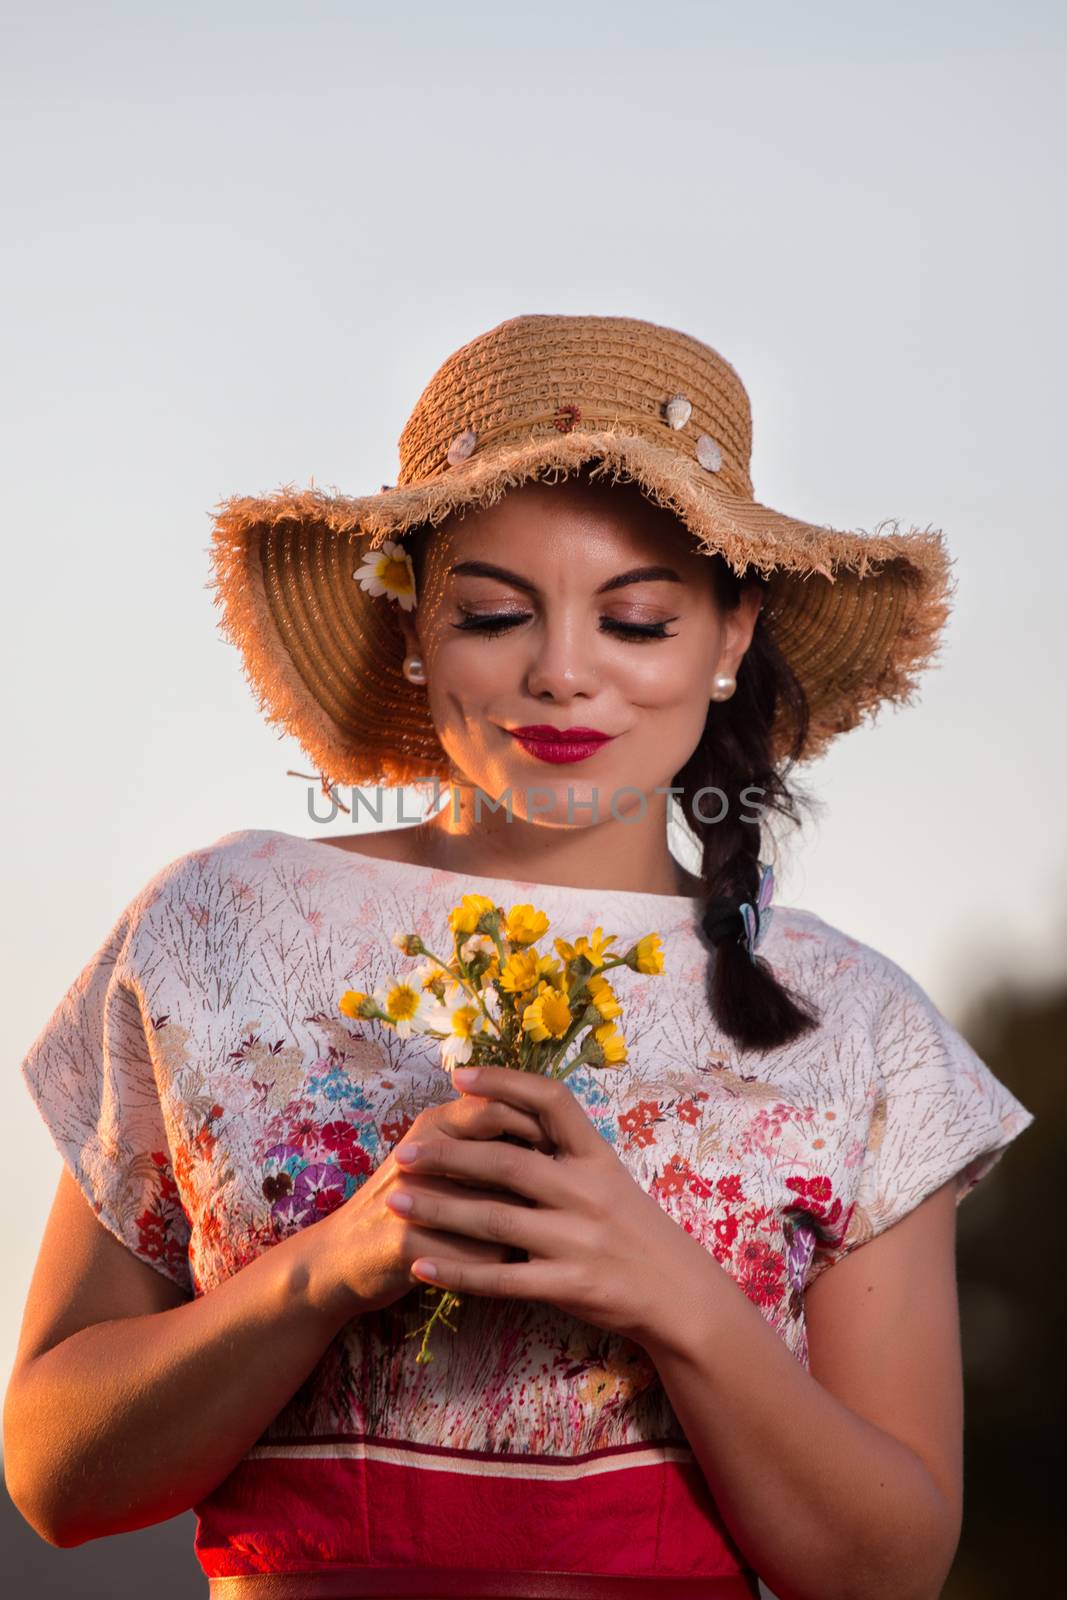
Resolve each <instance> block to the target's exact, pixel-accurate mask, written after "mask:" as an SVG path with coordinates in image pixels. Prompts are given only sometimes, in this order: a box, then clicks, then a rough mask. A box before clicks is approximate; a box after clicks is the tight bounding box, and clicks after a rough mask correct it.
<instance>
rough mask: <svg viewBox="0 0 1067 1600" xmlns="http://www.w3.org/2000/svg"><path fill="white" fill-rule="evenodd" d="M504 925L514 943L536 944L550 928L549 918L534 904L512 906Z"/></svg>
mask: <svg viewBox="0 0 1067 1600" xmlns="http://www.w3.org/2000/svg"><path fill="white" fill-rule="evenodd" d="M504 926H505V931H506V934H507V937H508V939H509V940H510V942H511V943H512V944H536V942H537V940H538V939H540V937H541V935H542V934H543V933H544V932H546V930H547V928H548V918H547V917H546V916H545V914H544V912H543V911H535V910H534V908H533V906H528V905H523V906H512V908H511V910H510V911H509V912H508V914H507V920H506V922H505V925H504Z"/></svg>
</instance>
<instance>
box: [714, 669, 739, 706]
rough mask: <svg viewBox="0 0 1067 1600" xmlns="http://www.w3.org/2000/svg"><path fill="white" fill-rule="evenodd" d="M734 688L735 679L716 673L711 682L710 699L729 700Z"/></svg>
mask: <svg viewBox="0 0 1067 1600" xmlns="http://www.w3.org/2000/svg"><path fill="white" fill-rule="evenodd" d="M736 688H737V679H736V678H731V677H730V675H729V673H727V672H717V673H716V674H715V676H714V678H713V679H712V680H711V699H712V700H729V698H730V696H731V695H732V694H733V692H734V690H735V689H736Z"/></svg>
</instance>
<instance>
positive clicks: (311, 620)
mask: <svg viewBox="0 0 1067 1600" xmlns="http://www.w3.org/2000/svg"><path fill="white" fill-rule="evenodd" d="M751 449H752V418H751V409H750V406H749V400H748V395H747V394H746V392H745V389H744V386H743V385H742V383H741V380H740V378H739V377H738V376H737V373H736V372H735V371H734V370H733V368H732V367H731V366H730V365H729V364H728V363H727V362H726V361H724V360H723V358H722V357H721V356H720V355H718V354H717V352H716V351H714V350H712V349H710V348H709V347H708V346H707V345H705V344H702V343H701V342H700V341H699V340H698V339H695V338H692V337H690V335H688V334H685V333H680V332H678V331H676V330H675V329H673V328H664V327H660V326H658V325H657V324H655V323H651V322H644V321H640V320H638V319H636V318H632V317H593V316H540V315H538V316H534V315H531V316H521V317H512V318H510V319H509V320H508V321H506V322H502V323H500V324H499V325H498V326H497V327H495V328H492V329H490V331H489V332H488V333H484V334H481V335H480V336H479V337H478V338H476V339H472V340H471V341H470V343H469V344H465V345H463V346H462V347H461V348H460V349H459V350H457V351H456V352H455V353H454V354H453V355H451V356H449V357H448V359H447V360H446V361H445V362H444V363H443V365H442V366H441V367H439V368H438V370H437V372H436V373H435V374H434V376H433V377H432V378H431V379H430V381H429V383H428V384H427V386H426V388H425V389H424V390H423V392H422V394H421V396H420V397H419V399H418V401H417V403H416V405H415V409H414V411H413V412H412V413H411V416H410V417H409V418H408V421H407V423H406V424H405V426H404V430H403V432H402V434H401V435H400V441H399V450H400V471H399V475H398V478H397V482H396V485H395V486H390V485H386V484H383V485H382V488H381V490H380V492H379V493H377V494H368V495H361V496H357V497H355V498H351V497H349V496H347V495H341V494H336V493H335V494H327V493H325V492H324V491H323V490H321V489H319V488H316V487H309V488H307V489H299V488H296V487H294V486H292V485H289V486H286V487H282V488H280V489H278V490H277V491H276V492H274V493H273V494H269V495H265V496H263V497H260V498H257V497H255V496H249V495H234V496H231V497H230V498H229V499H227V500H224V501H222V502H221V503H220V504H219V505H218V506H217V507H216V508H215V510H216V515H215V522H214V528H213V531H212V548H211V556H212V571H213V576H212V579H211V581H210V584H209V587H210V588H212V589H213V590H214V596H213V598H214V602H215V604H216V605H219V606H221V608H222V616H221V618H220V621H219V627H220V629H221V630H222V632H223V634H224V635H225V637H226V638H228V639H229V640H230V641H231V642H232V643H234V644H235V645H236V646H237V647H238V649H239V650H240V652H241V654H242V656H243V661H244V670H245V675H246V677H247V679H248V681H249V683H250V684H251V686H252V688H253V691H254V692H255V694H256V695H257V698H258V700H259V704H260V709H261V711H262V712H263V714H264V715H265V716H266V718H267V720H268V721H269V722H270V723H272V724H274V725H276V726H278V727H279V729H282V730H285V731H286V732H288V733H290V734H292V735H293V736H294V737H295V738H296V739H297V740H299V742H300V744H301V745H302V747H303V748H304V750H305V751H306V752H307V754H308V755H309V756H310V757H311V759H312V760H313V761H314V762H315V764H316V766H317V768H318V770H319V772H320V774H321V775H323V777H324V779H326V778H327V775H328V780H329V781H331V782H333V783H341V784H352V785H362V784H377V783H381V784H389V785H393V784H401V783H416V782H420V781H424V780H429V779H431V778H433V777H435V776H436V777H439V778H440V779H441V780H442V781H447V779H448V776H449V771H450V766H449V762H448V758H447V756H446V755H445V752H444V750H443V749H442V747H441V745H440V743H439V742H438V740H437V737H436V735H435V732H434V727H433V722H432V720H431V718H430V715H429V711H428V708H427V700H426V691H425V687H424V686H420V685H417V684H412V683H409V682H408V681H407V679H406V678H405V677H404V675H403V673H402V671H401V664H402V661H403V658H404V644H403V638H402V635H401V631H400V627H399V625H398V621H397V612H398V608H397V606H396V605H394V604H392V603H390V602H389V601H387V600H385V599H382V598H380V597H378V598H376V597H374V596H373V595H371V594H370V593H368V591H367V590H366V589H365V588H364V587H363V586H362V585H361V584H360V583H359V582H357V581H356V580H355V578H354V572H355V569H356V568H357V567H359V566H360V563H361V561H362V560H364V558H365V557H366V555H367V553H368V552H370V551H372V550H376V549H379V548H380V547H381V545H382V544H383V543H384V542H385V541H386V540H400V539H401V538H402V536H403V534H404V533H406V532H407V531H408V530H409V529H411V528H413V527H416V526H418V525H420V524H430V525H432V526H436V525H437V524H438V523H440V521H441V520H442V519H443V518H444V517H446V516H448V515H449V513H450V512H452V511H454V510H455V509H456V508H457V507H461V506H486V505H490V504H492V503H493V502H494V501H496V500H498V499H499V498H500V496H501V495H502V494H504V493H505V492H506V491H507V490H508V489H509V488H511V487H513V486H515V485H518V484H521V483H523V482H524V481H525V480H527V479H530V478H535V477H545V476H548V477H549V478H550V479H556V480H558V478H559V477H560V476H564V475H566V474H567V473H568V472H573V471H574V470H576V469H577V468H578V467H580V466H581V465H582V464H583V463H586V462H595V463H599V465H596V466H595V467H593V469H592V470H593V472H594V474H596V475H601V474H609V475H610V481H612V482H614V481H621V480H624V479H634V480H636V481H637V482H638V483H640V484H641V485H642V487H643V488H644V490H645V491H646V493H647V494H648V495H649V496H650V497H651V498H652V499H653V500H654V501H656V502H658V503H659V504H660V505H662V506H664V507H666V508H667V509H669V510H670V511H672V512H674V513H675V515H676V516H677V517H678V518H680V520H681V521H682V522H683V523H684V524H685V525H686V526H687V527H688V529H689V530H690V532H691V533H692V534H693V536H694V538H695V540H696V541H697V545H698V548H699V549H701V550H703V551H705V552H707V553H709V554H710V553H713V552H715V551H719V552H721V554H722V555H723V556H724V557H725V559H726V560H727V562H729V564H730V566H731V567H732V568H733V569H734V570H735V571H736V572H738V573H740V572H743V571H744V570H745V568H747V567H751V568H755V569H758V571H759V572H760V573H761V574H762V575H763V576H765V577H767V578H768V579H769V582H770V588H769V591H768V593H767V596H766V598H765V601H764V607H763V625H764V626H765V627H766V628H767V629H768V630H769V632H770V633H771V634H772V635H773V637H774V639H775V641H776V643H777V644H778V646H779V648H780V649H781V650H782V651H783V652H784V654H785V655H786V657H787V658H788V660H789V662H790V664H791V666H792V668H793V670H794V672H795V673H796V674H797V676H798V678H799V679H800V682H801V684H802V685H803V687H804V690H805V693H806V694H807V697H808V702H809V706H810V710H811V724H810V729H809V733H808V738H807V740H806V743H805V745H804V748H803V751H802V753H801V757H800V759H801V760H803V761H810V760H812V759H814V758H815V757H816V756H818V755H820V754H821V753H822V752H823V751H824V750H825V748H826V746H827V745H828V744H829V743H830V741H831V740H832V739H833V738H834V737H835V736H836V735H837V734H839V733H843V732H845V731H846V730H847V729H849V728H853V727H855V726H856V725H857V724H858V723H859V722H860V721H862V720H863V719H865V718H868V717H871V716H873V714H874V713H875V711H876V709H877V707H878V706H879V705H880V703H881V702H882V701H893V702H897V703H900V704H906V703H910V702H911V701H912V699H913V698H914V695H915V691H916V680H917V677H918V675H919V673H920V672H921V671H922V670H923V669H924V668H925V667H927V666H929V665H930V663H931V661H932V660H933V657H934V655H935V653H936V651H937V649H938V646H939V636H940V634H941V630H942V628H943V626H944V623H945V621H946V619H947V617H948V614H949V610H950V602H951V598H952V594H953V592H954V584H953V582H952V579H951V576H950V561H949V557H948V554H947V552H946V550H945V547H944V543H943V540H942V537H941V534H940V533H939V532H936V531H934V530H931V529H926V530H923V531H920V530H918V529H911V530H909V531H908V532H907V533H902V532H900V531H899V528H898V525H897V524H896V523H883V524H881V525H880V526H879V527H878V528H877V529H876V530H875V532H874V533H873V534H866V533H862V532H860V533H846V532H838V531H836V530H834V529H832V528H828V527H822V526H819V525H817V524H815V523H810V522H804V521H801V520H799V519H797V518H795V517H790V516H786V515H785V514H784V513H782V512H780V511H772V510H771V509H770V508H769V507H768V506H765V505H761V504H760V502H759V501H758V500H756V499H755V498H754V496H753V491H752V482H751V479H750V477H749V462H750V458H751ZM887 529H888V530H890V531H885V530H887ZM790 735H791V730H790V728H789V727H788V725H787V724H786V722H785V721H784V720H781V719H780V721H779V723H778V724H776V726H775V728H774V730H773V734H772V742H773V744H774V748H775V751H776V753H777V754H779V755H780V754H782V753H783V752H784V751H785V750H786V749H787V748H788V745H789V741H790Z"/></svg>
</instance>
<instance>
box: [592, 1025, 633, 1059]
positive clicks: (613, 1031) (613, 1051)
mask: <svg viewBox="0 0 1067 1600" xmlns="http://www.w3.org/2000/svg"><path fill="white" fill-rule="evenodd" d="M593 1037H594V1038H595V1039H596V1042H597V1044H598V1045H599V1046H600V1048H601V1049H602V1050H603V1052H604V1060H605V1062H606V1064H607V1065H608V1066H609V1067H617V1066H621V1064H622V1063H623V1062H624V1061H625V1060H626V1040H625V1039H624V1038H623V1036H622V1034H621V1033H620V1032H619V1030H618V1028H616V1026H615V1024H614V1023H613V1022H604V1023H602V1024H601V1025H600V1027H599V1028H594V1029H593Z"/></svg>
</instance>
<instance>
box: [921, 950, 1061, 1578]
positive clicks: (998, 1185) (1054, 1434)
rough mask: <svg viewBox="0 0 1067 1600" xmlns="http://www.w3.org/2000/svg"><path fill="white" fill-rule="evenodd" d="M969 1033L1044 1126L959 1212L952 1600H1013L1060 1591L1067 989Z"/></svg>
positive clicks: (980, 1009)
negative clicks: (959, 1463) (960, 1434)
mask: <svg viewBox="0 0 1067 1600" xmlns="http://www.w3.org/2000/svg"><path fill="white" fill-rule="evenodd" d="M1064 968H1065V970H1067V957H1065V960H1064ZM959 1029H960V1032H961V1033H962V1034H963V1035H964V1037H965V1038H966V1039H967V1040H968V1042H969V1043H970V1044H971V1045H972V1046H973V1047H974V1049H975V1050H976V1051H977V1052H978V1054H979V1055H980V1056H981V1057H982V1060H983V1061H985V1062H986V1063H987V1065H988V1066H989V1068H990V1069H991V1071H993V1072H995V1073H996V1075H997V1077H998V1078H999V1079H1000V1080H1001V1082H1002V1083H1006V1084H1007V1086H1008V1088H1009V1089H1011V1091H1012V1093H1013V1094H1016V1095H1018V1097H1019V1099H1020V1100H1021V1101H1022V1103H1023V1105H1024V1106H1026V1108H1027V1110H1028V1111H1032V1112H1033V1114H1034V1118H1035V1121H1034V1122H1033V1123H1032V1124H1031V1126H1030V1127H1029V1128H1027V1129H1026V1131H1025V1132H1024V1133H1022V1134H1020V1135H1019V1138H1018V1139H1017V1140H1016V1142H1015V1143H1014V1144H1012V1145H1010V1146H1009V1147H1008V1149H1007V1150H1006V1151H1005V1152H1004V1155H1003V1156H1002V1157H1001V1160H1000V1162H999V1163H998V1165H997V1166H996V1167H995V1168H994V1169H993V1171H992V1172H991V1173H990V1174H989V1175H988V1177H986V1178H983V1179H982V1182H981V1183H980V1184H979V1185H978V1187H977V1188H976V1189H975V1190H974V1191H973V1192H972V1193H971V1194H970V1195H968V1197H967V1199H966V1200H965V1201H964V1202H963V1204H962V1205H961V1206H960V1209H959V1213H958V1217H959V1251H958V1257H957V1259H958V1263H959V1286H960V1320H961V1324H962V1330H963V1373H964V1386H965V1405H966V1412H965V1418H964V1448H965V1458H964V1459H965V1473H966V1477H965V1481H964V1507H963V1536H962V1538H961V1540H960V1548H959V1552H958V1554H957V1557H956V1561H955V1564H954V1566H953V1568H952V1572H951V1573H950V1575H949V1579H948V1582H947V1583H946V1585H945V1588H944V1590H943V1597H944V1600H1007V1597H1010V1596H1013V1595H1024V1594H1042V1593H1044V1591H1045V1590H1046V1589H1048V1590H1051V1589H1054V1588H1055V1586H1056V1583H1057V1581H1059V1580H1057V1579H1056V1578H1055V1576H1054V1574H1055V1573H1056V1572H1057V1570H1058V1567H1059V1562H1060V1559H1061V1553H1060V1539H1059V1536H1058V1534H1057V1531H1056V1530H1057V1527H1058V1522H1059V1513H1060V1509H1061V1507H1060V1498H1061V1497H1060V1493H1059V1490H1058V1487H1057V1484H1058V1479H1059V1476H1060V1473H1059V1462H1060V1445H1061V1439H1062V1432H1063V1421H1062V1413H1061V1408H1060V1403H1059V1396H1060V1393H1061V1378H1060V1362H1059V1359H1058V1350H1057V1345H1058V1344H1059V1343H1060V1342H1061V1334H1060V1320H1059V1319H1060V1313H1059V1312H1057V1311H1056V1309H1055V1308H1056V1306H1057V1305H1059V1304H1060V1303H1061V1302H1060V1295H1061V1294H1062V1293H1063V1287H1062V1284H1061V1282H1060V1272H1061V1266H1060V1255H1059V1252H1060V1248H1061V1241H1060V1237H1059V1231H1058V1230H1059V1224H1058V1223H1057V1221H1056V1217H1057V1215H1058V1213H1057V1210H1056V1206H1057V1203H1058V1201H1057V1177H1058V1171H1057V1162H1058V1158H1059V1156H1060V1151H1059V1149H1058V1146H1059V1140H1060V1130H1061V1128H1062V1125H1063V1114H1064V1110H1065V1108H1067V987H1063V986H1061V987H1058V988H1055V989H1044V990H1026V989H1023V988H1020V987H1018V986H1015V985H1012V984H1008V983H1005V982H1001V984H1000V985H999V987H997V988H991V989H989V990H988V991H987V992H986V994H985V995H984V996H983V998H982V999H981V1001H980V1002H978V1003H976V1004H975V1005H974V1006H972V1007H971V1009H970V1011H969V1012H968V1014H967V1015H966V1016H965V1017H964V1018H963V1019H962V1020H961V1021H960V1023H959Z"/></svg>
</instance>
